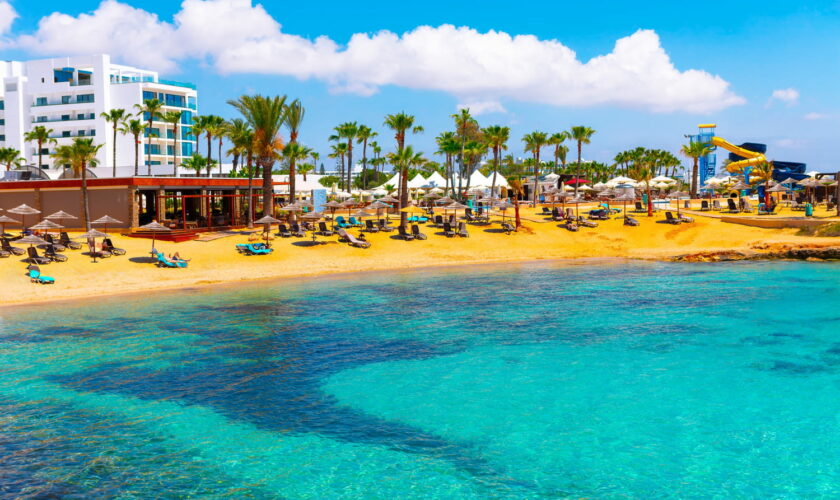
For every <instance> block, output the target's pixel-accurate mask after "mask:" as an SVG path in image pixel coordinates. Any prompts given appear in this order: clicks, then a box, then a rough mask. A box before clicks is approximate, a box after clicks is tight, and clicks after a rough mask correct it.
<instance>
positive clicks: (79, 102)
mask: <svg viewBox="0 0 840 500" xmlns="http://www.w3.org/2000/svg"><path fill="white" fill-rule="evenodd" d="M93 102H94V101H93V99H91V100H89V101H87V100H86V101H80V100H79V99H78V98H76V99H74V100H70V101H67V102H64V101H59V102H46V103H38V102H36V103H35V104H33V105H32V107H33V108H41V107H44V106H61V105H63V104H93Z"/></svg>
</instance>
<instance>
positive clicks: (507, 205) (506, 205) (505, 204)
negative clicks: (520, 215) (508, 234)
mask: <svg viewBox="0 0 840 500" xmlns="http://www.w3.org/2000/svg"><path fill="white" fill-rule="evenodd" d="M509 208H513V205H512V204H511V203H509V202H508V201H507V200H501V201H500V202H498V203H497V204H496V210H500V211H501V212H502V223H504V222H505V216H506V215H505V212H506V211H507V210H508V209H509Z"/></svg>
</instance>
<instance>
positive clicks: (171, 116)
mask: <svg viewBox="0 0 840 500" xmlns="http://www.w3.org/2000/svg"><path fill="white" fill-rule="evenodd" d="M183 114H184V112H183V111H167V112H166V113H164V114H163V116H162V117H161V119H162V120H163V122H164V123H168V124H170V125H172V135H173V137H174V138H175V147H174V148H173V149H172V164H173V167H172V176H173V177H177V176H178V125H179V124H180V123H181V115H183ZM164 158H166V154H164ZM210 161H211V160H210V156H209V155H208V156H207V164H208V165H209V164H210ZM209 171H210V170H209V167H208V172H209Z"/></svg>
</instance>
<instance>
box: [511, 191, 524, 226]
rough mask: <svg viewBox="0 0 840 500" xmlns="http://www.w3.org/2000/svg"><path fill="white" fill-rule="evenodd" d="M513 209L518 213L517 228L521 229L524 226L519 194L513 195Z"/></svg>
mask: <svg viewBox="0 0 840 500" xmlns="http://www.w3.org/2000/svg"><path fill="white" fill-rule="evenodd" d="M513 210H514V213H515V214H516V229H519V227H520V226H522V219H520V218H519V196H518V195H514V197H513Z"/></svg>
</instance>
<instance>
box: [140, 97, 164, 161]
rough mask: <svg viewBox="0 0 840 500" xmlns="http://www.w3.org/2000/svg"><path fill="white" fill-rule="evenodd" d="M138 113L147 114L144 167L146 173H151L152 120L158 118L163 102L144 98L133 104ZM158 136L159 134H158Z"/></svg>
mask: <svg viewBox="0 0 840 500" xmlns="http://www.w3.org/2000/svg"><path fill="white" fill-rule="evenodd" d="M134 107H135V108H137V112H138V113H143V114H145V115H147V119H146V121H147V122H148V125H149V126H148V129H147V130H146V141H147V142H146V148H148V149H147V151H146V168H147V169H148V172H147V175H152V122H153V121H154V120H155V118H160V116H161V114H162V110H163V103H162V102H160V101H159V100H158V99H146V100H145V101H143V104H135V105H134ZM158 137H160V136H158Z"/></svg>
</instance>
